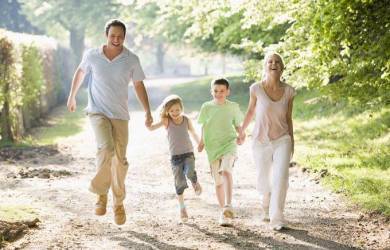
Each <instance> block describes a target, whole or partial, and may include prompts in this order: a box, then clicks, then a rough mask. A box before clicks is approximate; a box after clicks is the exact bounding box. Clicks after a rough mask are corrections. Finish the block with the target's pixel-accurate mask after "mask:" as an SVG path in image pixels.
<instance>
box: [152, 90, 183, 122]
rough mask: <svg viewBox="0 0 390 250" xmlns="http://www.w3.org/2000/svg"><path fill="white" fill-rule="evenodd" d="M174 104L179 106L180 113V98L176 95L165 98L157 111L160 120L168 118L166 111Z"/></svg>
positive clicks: (181, 103) (181, 104)
mask: <svg viewBox="0 0 390 250" xmlns="http://www.w3.org/2000/svg"><path fill="white" fill-rule="evenodd" d="M175 104H179V105H180V108H181V110H182V111H183V110H184V107H183V101H182V99H181V98H180V96H178V95H169V96H167V97H165V99H164V100H163V102H162V103H161V104H160V106H159V107H158V110H160V118H161V119H163V118H168V116H169V115H168V110H169V109H170V108H171V107H172V106H173V105H175Z"/></svg>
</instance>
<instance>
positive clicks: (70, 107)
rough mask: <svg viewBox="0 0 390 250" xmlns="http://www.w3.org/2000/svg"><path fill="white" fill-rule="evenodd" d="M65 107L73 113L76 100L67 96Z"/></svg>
mask: <svg viewBox="0 0 390 250" xmlns="http://www.w3.org/2000/svg"><path fill="white" fill-rule="evenodd" d="M66 106H67V107H68V110H69V111H70V112H75V111H76V106H77V105H76V98H74V97H71V96H69V98H68V102H67V104H66Z"/></svg>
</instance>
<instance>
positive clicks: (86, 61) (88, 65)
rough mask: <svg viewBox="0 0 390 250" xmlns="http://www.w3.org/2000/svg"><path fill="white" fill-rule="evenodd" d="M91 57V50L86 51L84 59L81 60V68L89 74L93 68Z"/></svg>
mask: <svg viewBox="0 0 390 250" xmlns="http://www.w3.org/2000/svg"><path fill="white" fill-rule="evenodd" d="M90 55H91V49H89V50H87V51H85V52H84V55H83V58H82V59H81V62H80V65H79V68H80V69H81V70H82V71H83V72H84V73H87V72H89V71H90V68H91V60H90Z"/></svg>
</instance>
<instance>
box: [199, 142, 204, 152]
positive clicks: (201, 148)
mask: <svg viewBox="0 0 390 250" xmlns="http://www.w3.org/2000/svg"><path fill="white" fill-rule="evenodd" d="M203 149H204V143H203V141H201V142H200V143H199V144H198V152H199V153H200V152H202V151H203Z"/></svg>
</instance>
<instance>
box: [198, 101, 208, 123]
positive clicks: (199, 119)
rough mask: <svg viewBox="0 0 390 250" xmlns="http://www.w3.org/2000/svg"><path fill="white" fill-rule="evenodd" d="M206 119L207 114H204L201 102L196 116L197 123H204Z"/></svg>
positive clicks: (204, 110) (203, 106) (204, 108)
mask: <svg viewBox="0 0 390 250" xmlns="http://www.w3.org/2000/svg"><path fill="white" fill-rule="evenodd" d="M206 121H207V114H206V107H205V105H204V104H203V105H202V107H201V108H200V112H199V117H198V123H199V124H205V123H206Z"/></svg>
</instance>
